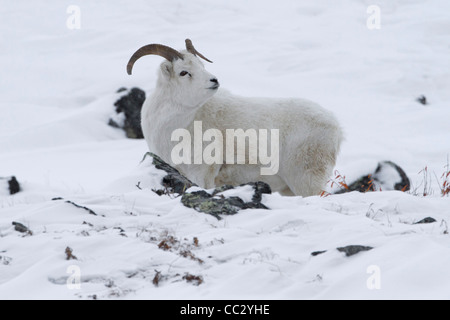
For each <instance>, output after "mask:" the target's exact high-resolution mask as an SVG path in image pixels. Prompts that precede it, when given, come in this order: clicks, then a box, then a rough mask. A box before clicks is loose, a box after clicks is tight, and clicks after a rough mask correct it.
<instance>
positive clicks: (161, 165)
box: [142, 152, 197, 194]
mask: <svg viewBox="0 0 450 320" xmlns="http://www.w3.org/2000/svg"><path fill="white" fill-rule="evenodd" d="M147 156H151V157H152V158H153V162H152V163H153V164H154V165H155V167H156V168H157V169H160V170H164V171H165V172H167V175H166V176H165V177H164V178H163V180H162V182H161V183H162V185H163V186H164V188H166V189H168V191H169V192H170V193H178V194H183V193H184V192H185V191H186V190H187V189H189V188H190V187H193V186H197V185H196V184H195V183H193V182H192V181H190V180H189V179H188V178H186V177H185V176H183V175H182V174H181V173H180V171H178V170H177V169H175V168H174V167H172V166H170V165H169V164H167V163H166V162H164V160H162V159H161V158H160V157H158V156H157V155H156V154H154V153H151V152H147V153H146V154H145V156H144V159H145V158H146V157H147ZM144 159H143V160H142V161H144Z"/></svg>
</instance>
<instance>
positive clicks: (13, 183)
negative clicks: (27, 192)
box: [8, 176, 20, 194]
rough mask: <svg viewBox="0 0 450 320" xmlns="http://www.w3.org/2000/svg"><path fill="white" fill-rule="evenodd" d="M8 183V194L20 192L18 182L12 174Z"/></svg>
mask: <svg viewBox="0 0 450 320" xmlns="http://www.w3.org/2000/svg"><path fill="white" fill-rule="evenodd" d="M8 185H9V194H16V193H18V192H20V184H19V182H18V181H17V179H16V177H14V176H12V177H11V178H10V179H9V180H8Z"/></svg>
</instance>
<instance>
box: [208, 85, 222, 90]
mask: <svg viewBox="0 0 450 320" xmlns="http://www.w3.org/2000/svg"><path fill="white" fill-rule="evenodd" d="M219 87H220V85H219V84H215V85H213V86H212V87H209V88H208V89H211V90H217V89H219Z"/></svg>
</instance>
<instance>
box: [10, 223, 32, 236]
mask: <svg viewBox="0 0 450 320" xmlns="http://www.w3.org/2000/svg"><path fill="white" fill-rule="evenodd" d="M12 225H13V226H14V230H16V231H17V232H20V233H28V234H32V232H31V230H30V229H28V228H27V227H25V226H24V225H23V224H21V223H19V222H13V223H12Z"/></svg>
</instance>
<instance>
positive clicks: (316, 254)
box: [311, 250, 327, 257]
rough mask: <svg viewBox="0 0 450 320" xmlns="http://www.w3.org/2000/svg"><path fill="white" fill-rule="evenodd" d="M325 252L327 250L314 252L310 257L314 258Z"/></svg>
mask: <svg viewBox="0 0 450 320" xmlns="http://www.w3.org/2000/svg"><path fill="white" fill-rule="evenodd" d="M325 252H327V250H322V251H314V252H311V255H312V256H313V257H315V256H318V255H319V254H322V253H325Z"/></svg>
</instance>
